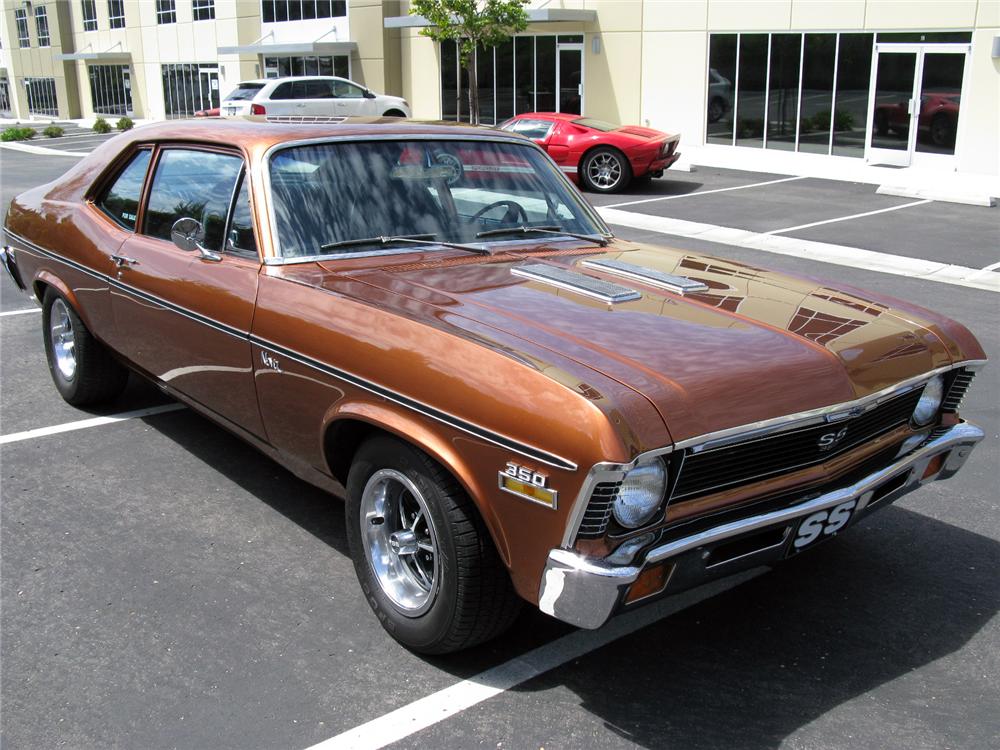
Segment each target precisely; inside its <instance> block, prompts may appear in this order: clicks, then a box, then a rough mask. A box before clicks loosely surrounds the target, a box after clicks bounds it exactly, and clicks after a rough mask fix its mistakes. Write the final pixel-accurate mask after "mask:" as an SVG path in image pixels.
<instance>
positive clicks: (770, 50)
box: [705, 33, 873, 157]
mask: <svg viewBox="0 0 1000 750" xmlns="http://www.w3.org/2000/svg"><path fill="white" fill-rule="evenodd" d="M872 37H873V35H872V34H864V33H858V34H833V33H830V34H822V33H816V34H796V33H775V34H712V35H711V38H710V41H709V62H708V97H707V103H708V111H707V113H706V115H707V116H706V120H707V124H706V128H705V141H706V142H707V143H719V144H724V145H736V146H750V147H756V148H769V149H781V150H785V151H802V152H811V153H817V154H837V155H841V156H858V157H860V156H864V152H865V132H866V126H867V122H868V90H869V86H870V81H871V66H872Z"/></svg>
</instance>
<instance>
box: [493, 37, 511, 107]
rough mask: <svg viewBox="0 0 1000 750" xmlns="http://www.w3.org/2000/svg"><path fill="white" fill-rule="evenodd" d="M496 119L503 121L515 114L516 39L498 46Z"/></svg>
mask: <svg viewBox="0 0 1000 750" xmlns="http://www.w3.org/2000/svg"><path fill="white" fill-rule="evenodd" d="M495 54H496V86H497V105H496V110H497V111H496V121H497V122H503V121H504V120H506V119H507V118H508V117H513V116H514V40H513V39H509V40H507V41H506V42H504V43H503V44H500V45H497V48H496V53H495Z"/></svg>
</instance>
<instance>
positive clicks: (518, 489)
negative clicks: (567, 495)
mask: <svg viewBox="0 0 1000 750" xmlns="http://www.w3.org/2000/svg"><path fill="white" fill-rule="evenodd" d="M500 489H502V490H504V491H506V492H509V493H511V494H512V495H518V496H520V497H523V498H525V499H526V500H531V501H532V502H535V503H541V504H542V505H545V506H547V507H549V508H552V509H555V507H556V499H557V497H558V493H557V492H556V491H555V490H550V489H549V488H548V487H541V486H539V485H537V484H532V483H531V482H522V481H520V480H518V479H514V477H512V476H510V475H508V474H504V473H503V472H500Z"/></svg>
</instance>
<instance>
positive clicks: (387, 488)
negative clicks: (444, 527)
mask: <svg viewBox="0 0 1000 750" xmlns="http://www.w3.org/2000/svg"><path fill="white" fill-rule="evenodd" d="M360 521H361V538H362V541H363V543H364V548H365V557H366V558H367V560H368V562H369V563H370V565H371V567H372V571H373V572H374V573H375V578H376V579H377V580H378V583H379V586H380V587H381V588H382V591H383V593H384V594H385V595H386V597H388V599H389V601H390V602H392V604H393V606H394V607H395V608H396V609H397V610H399V612H400V613H401V614H403V615H406V616H407V617H417V616H419V615H421V614H423V613H424V612H426V611H427V610H428V609H429V608H430V607H431V605H432V604H433V603H434V599H435V597H436V595H437V593H438V589H439V586H440V579H441V570H440V559H439V555H438V535H437V531H436V530H435V528H434V521H433V519H432V518H431V515H430V512H429V510H428V507H427V501H426V500H425V499H424V496H423V494H421V492H420V490H419V489H417V486H416V485H415V484H414V483H413V482H412V481H410V479H409V478H408V477H407V476H406V475H405V474H402V473H401V472H399V471H396V470H395V469H380V470H379V471H376V472H375V473H374V474H372V476H371V478H369V480H368V482H367V484H366V485H365V488H364V491H363V493H362V495H361V518H360Z"/></svg>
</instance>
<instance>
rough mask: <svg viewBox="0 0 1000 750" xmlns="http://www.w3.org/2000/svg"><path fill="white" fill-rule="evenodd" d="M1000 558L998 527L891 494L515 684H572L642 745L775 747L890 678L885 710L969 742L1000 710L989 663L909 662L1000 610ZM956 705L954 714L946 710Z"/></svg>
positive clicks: (985, 739)
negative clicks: (825, 535)
mask: <svg viewBox="0 0 1000 750" xmlns="http://www.w3.org/2000/svg"><path fill="white" fill-rule="evenodd" d="M998 560H1000V544H998V543H997V542H995V541H993V540H991V539H989V538H987V537H984V536H981V535H979V534H975V533H972V532H969V531H966V530H963V529H960V528H958V527H955V526H952V525H949V524H946V523H942V522H940V521H936V520H933V519H931V518H928V517H926V516H924V515H921V514H919V513H915V512H913V511H909V510H905V509H903V508H900V507H891V508H888V509H886V510H885V511H883V512H882V513H880V514H879V515H877V516H875V517H873V518H871V519H869V520H868V521H867V522H866V523H864V524H861V525H859V526H858V527H857V528H855V529H852V530H851V531H850V532H848V533H846V534H844V535H843V536H842V537H841V538H839V539H838V540H836V541H833V542H831V543H829V544H826V545H823V546H821V547H820V548H818V549H816V550H814V551H812V552H811V553H808V554H804V555H802V557H801V558H799V559H796V560H792V561H790V562H789V563H787V564H784V565H781V566H778V567H777V568H776V569H775V570H773V571H771V572H769V573H767V574H765V575H762V576H758V577H756V578H754V579H752V580H750V581H747V582H746V583H744V584H742V585H740V586H737V587H736V588H734V589H731V590H729V591H727V592H724V593H722V594H719V595H717V596H715V597H713V598H711V599H708V600H705V601H703V602H701V603H699V604H697V605H695V606H693V607H690V608H688V609H686V610H683V611H681V612H679V613H677V614H676V615H674V616H672V617H669V618H667V619H665V620H661V621H660V622H658V623H656V624H655V625H652V626H650V627H648V628H646V629H644V630H643V631H640V632H638V633H636V634H634V635H632V636H630V637H627V638H623V639H621V640H619V641H616V642H615V643H613V644H610V645H609V646H606V647H605V648H603V649H601V650H599V651H597V652H594V653H592V654H590V655H588V656H587V657H584V658H582V659H580V660H579V661H578V662H575V663H574V664H573V665H571V666H567V667H565V668H563V669H560V670H557V671H555V672H551V673H549V674H547V675H544V676H542V677H540V678H538V679H536V680H534V681H532V682H530V683H526V684H525V685H522V686H521V687H519V688H516V690H519V691H524V692H544V691H546V690H549V689H551V688H557V687H562V688H569V689H570V690H572V691H573V692H575V693H576V695H578V696H579V698H580V700H581V704H582V707H583V708H584V709H586V710H587V711H589V712H591V713H592V714H594V715H595V716H597V717H599V718H600V719H601V720H602V721H603V723H604V725H605V726H606V727H607V728H608V729H609V730H610V731H613V732H614V733H616V734H618V735H620V736H621V737H622V738H623V739H625V740H627V741H629V742H632V743H635V744H637V745H640V746H643V747H649V748H685V749H686V750H687V749H689V748H720V747H741V748H751V749H755V748H759V749H761V750H764V749H770V748H776V747H778V746H780V745H781V744H782V742H783V741H785V739H786V738H788V737H789V736H790V735H792V734H794V733H795V732H796V731H797V730H799V729H800V728H802V727H805V726H807V725H808V724H810V723H811V722H813V721H815V720H817V719H818V718H820V717H822V716H823V715H824V714H826V713H827V712H829V711H831V710H832V709H835V708H836V707H837V706H839V705H841V704H844V703H846V702H848V701H852V700H855V699H857V698H858V697H859V696H862V695H865V694H866V693H869V692H870V691H874V690H876V689H879V688H880V686H884V687H882V688H881V689H879V690H878V695H877V696H868V697H867V698H866V700H867V701H868V702H869V705H870V707H871V708H870V716H871V721H872V722H873V724H879V725H880V724H881V723H882V721H881V719H880V717H883V716H885V715H886V714H888V713H894V712H898V711H903V712H905V713H906V714H907V715H908V716H909V717H910V718H911V719H912V718H913V717H914V715H924V714H925V712H927V713H928V714H929V715H930V716H933V717H934V718H930V717H929V718H928V719H927V720H928V721H929V723H932V724H934V726H933V729H934V730H935V731H936V732H938V733H939V734H938V735H937V736H940V737H942V739H943V738H944V737H945V736H952V735H951V732H960V733H961V735H962V740H961V742H959V743H958V744H960V745H962V746H969V747H987V746H989V745H990V735H991V733H992V731H993V730H991V728H990V725H991V724H993V727H994V729H995V727H996V724H995V716H994V717H993V718H992V719H989V718H988V717H986V716H978V717H977V716H976V715H975V712H976V711H980V712H983V711H985V712H986V713H987V714H989V713H990V711H989V709H988V708H987V707H986V706H985V704H984V702H983V700H982V698H983V691H984V690H986V691H988V690H989V686H988V685H987V682H988V678H986V677H985V675H984V674H983V673H982V672H979V674H978V675H972V674H970V675H969V676H970V679H969V681H968V682H967V683H966V682H963V683H962V684H951V683H947V682H945V683H942V682H941V680H944V679H945V678H944V677H942V675H941V673H938V672H935V671H933V670H930V671H928V672H926V673H918V674H915V675H911V674H910V673H911V672H913V671H914V670H918V669H920V668H922V667H926V666H927V665H930V664H931V663H932V662H934V661H936V660H938V659H941V658H942V657H946V656H947V655H948V654H951V653H953V652H955V651H957V650H959V649H961V648H962V647H963V646H964V645H965V644H966V643H967V642H968V641H969V640H970V639H972V638H973V637H974V636H975V635H976V634H977V633H978V632H979V631H980V630H981V629H982V628H983V627H984V626H985V625H986V624H987V623H988V622H989V621H990V619H991V618H992V617H993V616H994V615H995V614H996V613H997V611H998V609H1000V587H998V586H997V585H996V584H997V580H996V571H997V562H998ZM982 669H983V670H986V669H987V667H986V666H985V665H984V666H983V667H982ZM977 678H978V679H977ZM886 683H893V684H891V685H886ZM963 690H966V691H967V693H965V694H963ZM936 698H940V699H942V701H946V703H947V706H946V705H945V703H944V702H942V704H941V705H940V706H937V707H936V706H935V704H934V701H935V699H936ZM886 704H890V706H891V705H896V706H898V707H897V708H892V707H887V705H886ZM977 706H978V708H977ZM939 709H940V710H941V711H945V712H949V713H946V714H944V716H942V715H940V714H938V710H939ZM956 711H958V712H960V713H962V712H963V711H964V712H967V713H965V714H964V715H960V716H957V715H954V714H955V712H956ZM949 720H951V721H954V722H955V726H954V727H942V726H938V725H937V724H936V722H942V721H943V722H947V721H949ZM833 726H834V728H835V729H836V724H835V723H834V724H833ZM842 729H844V731H851V732H856V733H857V734H855V735H854V737H855V739H859V738H860V737H862V736H865V735H867V734H869V730H868V729H866V728H865V727H864V726H852V727H842ZM994 738H995V737H994ZM834 744H837V743H836V742H835V743H834ZM872 744H875V745H877V744H879V743H878V741H877V740H876V741H873V743H872Z"/></svg>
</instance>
